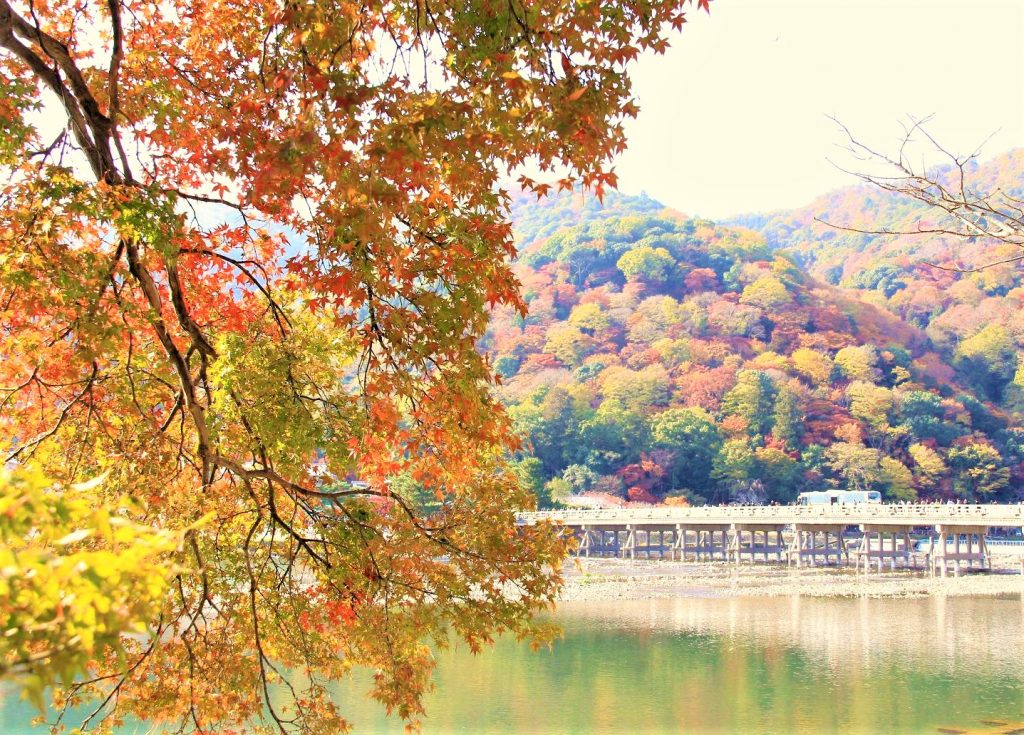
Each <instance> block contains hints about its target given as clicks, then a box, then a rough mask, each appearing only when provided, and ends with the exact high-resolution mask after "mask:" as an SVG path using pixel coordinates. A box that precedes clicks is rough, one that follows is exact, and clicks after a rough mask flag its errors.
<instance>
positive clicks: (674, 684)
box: [0, 596, 1024, 735]
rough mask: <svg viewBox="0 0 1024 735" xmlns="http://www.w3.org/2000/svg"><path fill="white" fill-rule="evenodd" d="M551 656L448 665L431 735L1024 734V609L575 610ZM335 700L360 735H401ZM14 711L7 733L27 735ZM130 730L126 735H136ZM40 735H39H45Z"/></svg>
mask: <svg viewBox="0 0 1024 735" xmlns="http://www.w3.org/2000/svg"><path fill="white" fill-rule="evenodd" d="M557 620H558V622H559V623H560V624H561V625H562V626H563V628H564V630H565V637H564V639H563V640H561V641H559V642H558V643H556V644H555V646H554V648H553V649H552V650H550V651H541V652H539V653H533V652H531V651H530V650H529V648H528V647H527V646H525V645H519V644H516V643H515V642H513V641H508V640H501V641H499V642H498V644H497V645H496V646H495V647H494V649H492V650H489V651H486V652H485V653H483V654H481V655H478V656H473V655H471V654H470V653H469V652H468V651H467V650H466V649H465V648H464V647H461V648H456V649H454V650H450V651H446V652H443V653H441V654H440V655H439V658H438V669H437V677H436V678H437V683H438V686H437V690H436V691H435V692H433V693H432V694H431V695H430V696H429V697H428V698H427V710H428V718H427V720H426V722H425V723H424V732H425V733H428V734H429V733H469V734H472V733H502V734H503V735H504V734H507V733H565V734H568V733H581V734H584V733H586V734H588V735H589V734H595V735H599V734H601V733H608V734H611V733H616V734H617V733H677V732H685V733H807V734H808V735H810V734H814V735H817V734H819V733H833V732H834V733H936V732H939V729H940V728H945V729H947V730H955V729H963V730H968V729H971V728H978V727H982V726H983V723H984V722H985V721H992V720H996V721H1004V722H1011V723H1020V722H1022V721H1024V670H1022V667H1021V665H1020V655H1021V652H1022V650H1024V600H1022V599H1021V598H1020V597H1017V596H1014V597H1013V598H1009V599H1008V598H1001V599H996V598H948V599H947V598H944V597H933V598H927V599H871V598H842V599H820V598H801V597H791V598H739V599H728V598H685V599H677V600H651V601H629V602H623V601H616V602H600V603H593V602H589V603H566V604H563V605H562V606H561V607H560V609H559V611H558V613H557ZM365 684H366V677H357V678H356V679H355V680H354V681H353V682H351V683H347V684H345V685H344V686H341V687H339V690H338V692H337V693H338V695H339V697H340V701H342V702H343V703H344V707H345V711H346V713H348V714H349V715H350V717H351V719H352V721H353V723H354V724H355V726H356V732H357V733H358V732H368V733H392V732H394V733H399V732H401V731H402V726H401V723H399V722H394V721H390V720H388V719H387V718H386V717H385V716H384V714H383V712H382V710H381V709H380V708H379V707H377V706H375V705H373V704H371V703H368V702H367V701H366V700H365V699H364V698H363V697H362V696H361V692H362V691H363V690H364V689H365ZM30 714H31V713H30V711H29V710H28V708H27V707H26V706H25V705H24V703H20V702H17V701H14V700H12V699H10V698H8V699H7V701H6V703H5V704H4V705H3V707H2V709H0V732H3V733H4V735H23V734H24V733H32V732H36V731H34V730H33V729H31V728H29V727H28V726H27V720H28V718H29V717H30ZM127 731H128V730H127V728H126V732H127ZM40 732H41V730H40Z"/></svg>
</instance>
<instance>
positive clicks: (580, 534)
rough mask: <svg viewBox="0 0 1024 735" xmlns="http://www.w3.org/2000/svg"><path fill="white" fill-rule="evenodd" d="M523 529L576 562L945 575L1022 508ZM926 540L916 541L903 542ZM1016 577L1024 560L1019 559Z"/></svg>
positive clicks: (866, 507) (754, 510)
mask: <svg viewBox="0 0 1024 735" xmlns="http://www.w3.org/2000/svg"><path fill="white" fill-rule="evenodd" d="M518 520H519V522H520V523H523V524H531V523H537V522H542V521H550V522H553V523H555V524H558V525H561V526H563V527H565V528H566V529H569V530H570V531H571V532H572V533H573V534H574V535H575V536H576V538H577V539H579V546H578V548H577V553H578V555H580V556H621V557H629V558H636V557H637V556H641V557H644V556H645V557H647V558H653V557H656V556H660V557H662V558H671V559H678V560H682V561H688V560H690V559H693V560H698V561H700V560H713V559H720V560H724V561H731V562H734V563H736V564H739V563H741V562H743V561H749V562H753V561H756V560H758V559H760V560H763V561H769V560H772V559H774V560H776V561H779V562H782V561H785V562H786V563H787V564H789V565H795V566H797V567H799V566H803V565H804V564H810V565H812V566H816V565H818V564H835V565H842V564H853V565H855V566H856V568H857V570H858V571H864V572H868V571H870V570H871V569H872V568H876V569H877V570H878V571H881V570H882V568H883V566H884V565H886V564H888V565H889V568H890V569H892V570H895V569H896V568H897V567H903V568H906V569H909V568H912V567H913V568H918V567H922V566H923V567H924V568H926V569H928V570H929V571H930V572H931V573H932V574H941V575H942V576H945V575H946V574H947V572H949V571H952V572H953V573H954V574H960V572H961V571H962V570H963V569H965V568H967V569H970V568H973V567H975V565H977V566H978V567H979V568H983V569H984V568H991V566H992V560H991V556H990V553H989V548H988V544H987V543H986V540H985V536H986V535H987V534H988V533H989V530H990V529H993V528H1004V529H1005V528H1013V529H1019V528H1024V506H1022V505H954V504H911V505H879V504H866V503H865V504H854V505H829V506H718V507H704V508H670V507H651V508H629V509H621V508H615V509H602V510H593V509H586V510H553V511H538V512H533V513H520V514H519V516H518ZM920 534H925V535H926V538H927V541H926V542H925V543H924V544H921V543H920V542H918V541H915V540H914V538H913V537H912V536H917V535H920ZM1022 572H1024V560H1022Z"/></svg>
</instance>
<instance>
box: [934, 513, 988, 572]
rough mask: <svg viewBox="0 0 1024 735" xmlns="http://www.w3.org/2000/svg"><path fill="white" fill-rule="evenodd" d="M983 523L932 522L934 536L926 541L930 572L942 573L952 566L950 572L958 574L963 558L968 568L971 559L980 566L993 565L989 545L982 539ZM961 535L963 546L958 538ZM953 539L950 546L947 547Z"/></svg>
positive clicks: (984, 529)
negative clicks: (976, 524)
mask: <svg viewBox="0 0 1024 735" xmlns="http://www.w3.org/2000/svg"><path fill="white" fill-rule="evenodd" d="M987 531H988V527H986V526H956V525H949V524H942V523H938V524H936V525H935V532H936V534H937V537H936V536H933V537H932V539H931V544H930V545H929V551H928V560H929V567H930V571H931V574H932V576H935V575H936V574H940V575H941V576H943V577H945V576H946V573H947V571H948V570H949V568H950V567H952V569H953V576H956V577H959V576H960V572H961V570H962V565H963V564H964V563H965V562H966V564H967V568H968V569H972V568H973V567H974V563H975V562H978V565H979V566H980V568H982V569H991V568H992V559H991V557H989V553H988V545H987V544H986V543H985V533H986V532H987ZM962 536H963V537H965V538H964V543H965V547H966V548H961V545H960V538H961V537H962ZM950 541H952V542H953V543H952V547H953V548H952V550H950V545H951V544H950Z"/></svg>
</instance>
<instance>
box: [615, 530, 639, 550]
mask: <svg viewBox="0 0 1024 735" xmlns="http://www.w3.org/2000/svg"><path fill="white" fill-rule="evenodd" d="M616 535H618V533H617V532H616ZM626 554H629V558H630V559H636V527H635V526H634V525H633V524H631V523H629V524H626V545H625V546H623V547H622V549H621V550H620V551H619V555H620V556H621V557H622V558H623V559H625V558H626Z"/></svg>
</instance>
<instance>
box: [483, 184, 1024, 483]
mask: <svg viewBox="0 0 1024 735" xmlns="http://www.w3.org/2000/svg"><path fill="white" fill-rule="evenodd" d="M513 213H514V216H515V218H516V220H515V228H516V232H517V236H518V238H519V244H520V251H521V255H520V262H519V264H518V266H517V274H518V276H519V278H520V279H521V281H522V283H523V291H524V294H525V297H526V299H527V301H528V303H529V315H528V316H527V317H526V318H522V317H520V316H518V315H516V314H514V313H512V312H511V311H507V310H503V311H498V312H497V313H495V315H494V319H493V324H492V330H491V332H490V334H489V337H488V339H487V341H486V344H485V345H484V348H485V349H486V350H487V351H488V352H489V354H490V356H491V357H492V359H493V360H494V363H495V365H496V367H497V369H498V370H499V371H500V372H501V374H502V375H504V376H505V380H504V385H503V386H502V387H501V389H500V391H501V397H502V398H503V400H504V401H505V402H506V404H507V405H508V406H509V410H510V413H511V414H512V416H513V417H514V419H515V421H516V423H517V426H518V427H519V429H520V430H521V431H522V432H523V434H524V435H525V436H526V437H527V439H528V442H529V446H530V448H531V451H530V452H529V453H527V454H524V455H523V457H521V458H520V461H519V466H520V469H521V471H522V473H523V475H524V477H525V478H526V479H527V481H528V482H530V483H531V484H532V485H533V487H534V489H535V490H536V491H537V493H538V494H539V495H540V496H541V498H542V500H543V501H544V502H552V501H557V500H559V499H564V498H565V497H566V496H567V495H569V494H570V493H579V492H584V491H591V492H605V493H611V494H613V495H618V496H626V497H629V498H630V499H632V500H637V501H645V502H655V501H661V500H665V499H669V500H672V499H675V500H673V502H686V501H687V500H688V501H689V502H705V501H710V502H720V501H725V500H729V499H734V500H744V501H778V502H788V501H790V500H792V499H793V498H794V497H795V496H796V494H797V493H798V492H801V491H803V490H809V489H821V488H823V487H826V486H839V487H850V488H863V489H867V488H872V489H879V490H881V491H882V492H883V493H884V494H885V495H886V497H888V498H890V499H912V498H914V497H919V496H921V497H954V496H958V497H964V498H970V499H978V498H1007V497H1012V496H1014V494H1015V492H1016V490H1015V488H1016V487H1017V486H1018V484H1019V479H1020V476H1021V475H1022V474H1024V473H1022V471H1021V470H1022V460H1024V449H1022V444H1024V433H1022V432H1021V431H1019V430H1018V429H1017V428H1016V413H1015V412H1014V411H1011V410H1009V409H1008V408H1007V406H1012V405H1014V403H1013V402H1014V400H1016V399H1015V398H1012V397H1011V396H1009V393H1010V392H1012V391H1011V390H1010V389H1009V388H1007V387H1006V386H1003V388H1002V390H1003V393H1002V394H1001V395H999V396H997V397H996V398H998V401H997V400H996V398H994V397H993V395H991V394H990V392H989V391H988V390H987V389H985V390H983V389H982V388H983V387H985V386H986V385H987V384H986V382H985V380H986V379H985V378H984V377H983V376H982V373H983V372H984V371H985V370H989V369H991V368H994V367H995V364H989V363H987V362H985V361H986V360H987V357H986V355H987V353H986V349H987V348H988V347H987V342H985V339H987V338H981V339H979V340H977V341H978V344H977V345H976V346H975V347H971V346H970V345H969V346H968V349H967V352H964V353H963V355H962V356H961V357H959V358H958V357H955V356H953V355H951V353H948V352H944V351H943V350H942V349H937V348H936V344H935V340H934V339H933V338H932V337H931V336H930V334H929V333H928V331H927V330H926V329H923V328H922V327H929V326H930V324H927V323H925V324H922V323H920V322H917V323H911V322H908V321H906V320H904V319H902V318H900V315H899V314H898V313H896V312H894V311H892V310H890V308H889V304H888V303H887V301H886V300H885V299H881V300H880V299H878V298H876V297H875V296H874V295H870V298H861V297H862V295H863V294H862V291H861V290H859V289H844V288H841V287H837V286H836V285H834V284H833V283H829V282H828V279H827V277H826V276H827V273H826V272H825V271H822V270H820V269H818V268H817V266H816V264H815V261H814V258H813V257H812V255H811V254H810V248H809V247H808V248H806V249H805V250H800V249H799V248H793V250H792V251H790V252H792V253H793V254H788V253H786V252H779V249H780V247H782V245H783V244H784V243H782V242H781V241H780V240H779V239H778V238H777V237H776V238H775V240H774V242H769V241H768V239H767V238H766V237H764V236H763V235H761V234H759V233H757V232H754V231H752V230H750V229H746V228H741V227H720V226H716V225H715V224H714V223H712V222H709V221H706V220H696V219H688V218H686V217H685V216H683V215H681V214H679V213H678V212H674V211H671V210H667V209H665V208H663V207H662V206H661V205H660V204H658V203H657V202H655V201H654V200H652V199H650V198H648V197H627V196H621V195H611V196H609V197H608V198H606V200H605V203H604V204H603V205H602V204H600V203H599V202H597V200H596V198H586V199H585V198H581V197H580V196H579V195H569V194H562V195H559V196H556V197H552V198H550V199H548V200H545V201H544V202H542V203H541V205H540V206H538V205H536V204H534V203H531V202H530V201H528V200H525V199H519V200H517V201H516V203H515V206H514V209H513ZM782 221H783V220H782V216H781V215H775V216H773V217H772V218H765V219H764V220H763V221H752V222H751V224H753V225H755V226H757V227H760V228H762V229H767V228H768V227H769V225H771V223H772V222H775V223H776V226H775V229H776V231H780V230H781V229H783V226H782V224H780V223H781V222H782ZM810 226H811V225H808V227H810ZM796 229H797V228H796V226H794V227H793V228H791V229H790V230H788V232H790V233H792V232H794V231H796ZM833 239H834V238H833ZM848 250H849V252H852V248H849V249H848ZM822 252H824V250H822ZM801 262H802V263H804V264H806V265H807V268H808V269H807V270H804V269H803V268H802V267H801V265H800V263H801ZM909 272H912V271H908V273H909ZM851 273H852V272H851ZM908 278H909V276H908ZM832 280H833V281H842V280H843V277H840V278H839V279H835V278H833V279H832ZM997 341H998V340H997ZM1003 357H1006V355H1004V356H1003ZM971 360H974V362H971ZM1004 362H1005V360H1004ZM1013 363H1014V365H1015V363H1016V356H1015V355H1014V356H1013ZM1000 369H1004V367H1003V366H1002V365H1001V364H1000ZM979 386H980V387H979ZM683 499H685V500H683Z"/></svg>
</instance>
